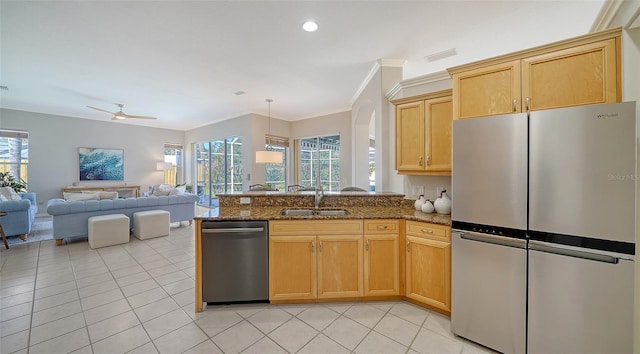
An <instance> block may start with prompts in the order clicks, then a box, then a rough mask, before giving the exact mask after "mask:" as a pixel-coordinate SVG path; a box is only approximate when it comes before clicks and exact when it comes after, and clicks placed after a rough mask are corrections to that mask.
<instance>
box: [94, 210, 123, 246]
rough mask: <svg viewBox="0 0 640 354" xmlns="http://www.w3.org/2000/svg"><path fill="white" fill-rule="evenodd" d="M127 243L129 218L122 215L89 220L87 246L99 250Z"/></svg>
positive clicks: (95, 217) (102, 216) (103, 216)
mask: <svg viewBox="0 0 640 354" xmlns="http://www.w3.org/2000/svg"><path fill="white" fill-rule="evenodd" d="M127 242H129V217H128V216H126V215H124V214H111V215H101V216H92V217H90V218H89V246H90V247H91V248H100V247H106V246H113V245H118V244H121V243H127Z"/></svg>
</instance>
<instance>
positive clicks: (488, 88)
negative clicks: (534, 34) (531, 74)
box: [453, 60, 521, 118]
mask: <svg viewBox="0 0 640 354" xmlns="http://www.w3.org/2000/svg"><path fill="white" fill-rule="evenodd" d="M453 92H454V93H457V94H454V95H453V97H454V106H453V116H454V117H457V118H471V117H482V116H489V115H495V114H507V113H512V112H519V111H520V103H519V102H520V96H521V93H520V61H519V60H516V61H510V62H506V63H501V64H496V65H491V66H489V67H486V68H479V69H474V70H469V71H465V72H463V73H460V74H455V75H454V76H453Z"/></svg>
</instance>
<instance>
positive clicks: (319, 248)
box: [318, 241, 322, 252]
mask: <svg viewBox="0 0 640 354" xmlns="http://www.w3.org/2000/svg"><path fill="white" fill-rule="evenodd" d="M318 252H322V241H320V246H319V247H318Z"/></svg>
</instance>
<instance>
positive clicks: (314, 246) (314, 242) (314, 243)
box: [311, 241, 316, 253]
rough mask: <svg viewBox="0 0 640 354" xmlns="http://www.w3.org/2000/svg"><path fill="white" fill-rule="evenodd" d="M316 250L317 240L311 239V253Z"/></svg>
mask: <svg viewBox="0 0 640 354" xmlns="http://www.w3.org/2000/svg"><path fill="white" fill-rule="evenodd" d="M315 251H316V241H311V253H313V252H315Z"/></svg>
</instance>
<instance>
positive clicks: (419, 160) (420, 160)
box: [418, 156, 422, 166]
mask: <svg viewBox="0 0 640 354" xmlns="http://www.w3.org/2000/svg"><path fill="white" fill-rule="evenodd" d="M418 166H422V156H420V158H419V159H418Z"/></svg>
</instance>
